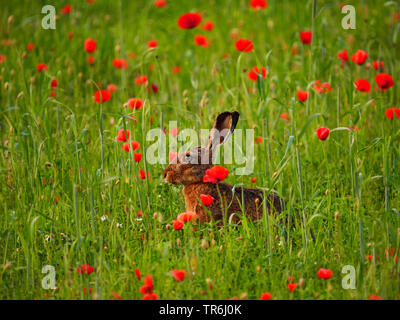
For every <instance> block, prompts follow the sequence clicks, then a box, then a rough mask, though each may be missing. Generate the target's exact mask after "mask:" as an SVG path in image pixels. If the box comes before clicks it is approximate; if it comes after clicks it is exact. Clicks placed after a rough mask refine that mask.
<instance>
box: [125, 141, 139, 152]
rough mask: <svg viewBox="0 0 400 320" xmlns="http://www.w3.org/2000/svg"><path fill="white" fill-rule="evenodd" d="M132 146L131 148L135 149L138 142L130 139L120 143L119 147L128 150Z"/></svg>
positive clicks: (137, 147) (137, 146)
mask: <svg viewBox="0 0 400 320" xmlns="http://www.w3.org/2000/svg"><path fill="white" fill-rule="evenodd" d="M131 146H132V150H133V151H135V150H137V149H139V148H140V143H139V142H136V141H132V142H131V143H124V144H123V145H121V149H123V150H125V151H126V152H129V149H130V147H131Z"/></svg>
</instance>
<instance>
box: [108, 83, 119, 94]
mask: <svg viewBox="0 0 400 320" xmlns="http://www.w3.org/2000/svg"><path fill="white" fill-rule="evenodd" d="M117 90H118V87H117V86H116V85H115V84H113V83H110V84H109V85H108V86H107V91H108V92H110V93H113V92H115V91H117Z"/></svg>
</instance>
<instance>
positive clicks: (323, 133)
mask: <svg viewBox="0 0 400 320" xmlns="http://www.w3.org/2000/svg"><path fill="white" fill-rule="evenodd" d="M329 132H330V130H329V129H328V128H326V127H321V128H318V129H317V131H316V132H315V133H316V134H317V137H318V139H320V140H322V141H324V140H326V139H327V138H328V137H329Z"/></svg>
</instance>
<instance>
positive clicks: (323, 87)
mask: <svg viewBox="0 0 400 320" xmlns="http://www.w3.org/2000/svg"><path fill="white" fill-rule="evenodd" d="M313 86H314V89H315V91H317V92H318V93H325V92H328V91H332V88H331V86H330V85H329V83H328V82H324V83H321V82H320V81H319V80H315V81H314V85H313Z"/></svg>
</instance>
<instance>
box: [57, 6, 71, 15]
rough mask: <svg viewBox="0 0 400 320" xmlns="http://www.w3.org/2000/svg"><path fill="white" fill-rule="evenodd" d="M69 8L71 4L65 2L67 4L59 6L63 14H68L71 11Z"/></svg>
mask: <svg viewBox="0 0 400 320" xmlns="http://www.w3.org/2000/svg"><path fill="white" fill-rule="evenodd" d="M71 9H72V6H71V5H70V4H67V5H65V6H64V7H62V8H61V11H60V12H61V14H63V15H68V14H70V13H71Z"/></svg>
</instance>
